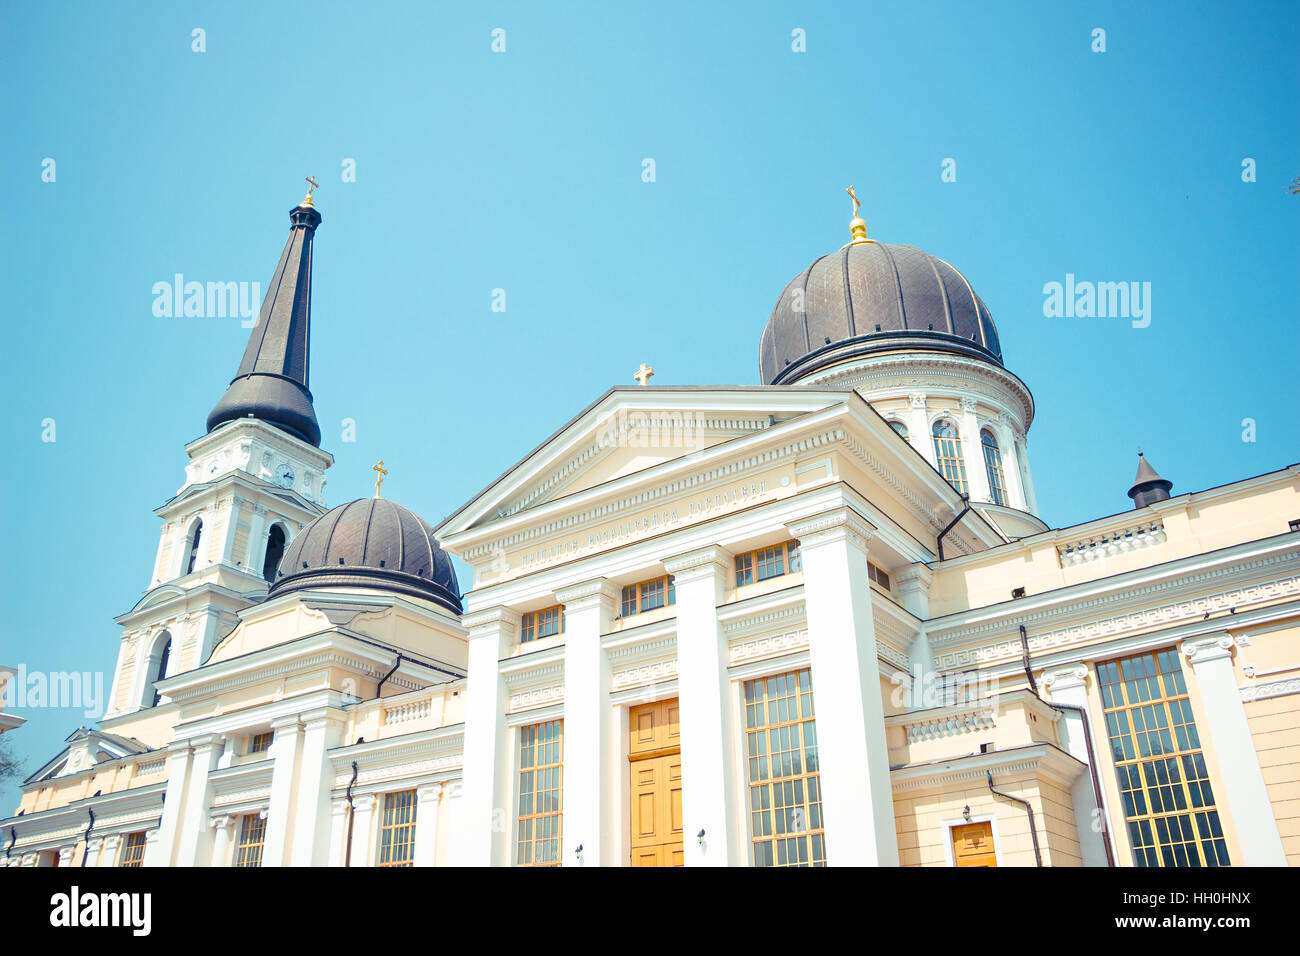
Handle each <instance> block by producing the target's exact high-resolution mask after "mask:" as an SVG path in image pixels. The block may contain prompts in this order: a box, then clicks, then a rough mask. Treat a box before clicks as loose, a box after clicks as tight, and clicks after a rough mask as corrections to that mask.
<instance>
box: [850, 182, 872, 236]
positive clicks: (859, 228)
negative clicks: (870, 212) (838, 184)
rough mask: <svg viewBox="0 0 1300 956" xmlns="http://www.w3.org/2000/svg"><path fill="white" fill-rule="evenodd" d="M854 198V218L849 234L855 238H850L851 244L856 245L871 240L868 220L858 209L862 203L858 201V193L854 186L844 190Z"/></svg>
mask: <svg viewBox="0 0 1300 956" xmlns="http://www.w3.org/2000/svg"><path fill="white" fill-rule="evenodd" d="M844 191H845V192H846V193H848V194H849V198H850V199H852V200H853V219H852V220H850V222H849V235H850V236H852V237H853V238H852V239H850V240H849V245H851V246H856V245H859V244H861V243H864V242H871V240H870V239H868V238H867V221H866V220H865V219H863V218H862V217H861V216H860V215H858V210H859V209H860V208H861V206H862V203H860V202H858V193H857V190H855V189H854V188H853V187H852V186H850V187H849V188H848V189H846V190H844Z"/></svg>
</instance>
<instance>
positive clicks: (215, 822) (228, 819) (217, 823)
mask: <svg viewBox="0 0 1300 956" xmlns="http://www.w3.org/2000/svg"><path fill="white" fill-rule="evenodd" d="M234 825H235V818H234V817H233V816H231V815H230V814H229V813H222V814H219V815H217V816H215V817H213V818H212V819H211V820H209V821H208V826H210V827H211V828H212V829H214V830H229V829H230V828H231V827H232V826H234Z"/></svg>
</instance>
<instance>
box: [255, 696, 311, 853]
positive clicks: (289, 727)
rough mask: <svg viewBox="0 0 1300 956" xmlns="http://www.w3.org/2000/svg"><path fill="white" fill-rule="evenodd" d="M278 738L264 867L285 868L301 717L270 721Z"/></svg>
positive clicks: (274, 746)
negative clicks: (299, 719)
mask: <svg viewBox="0 0 1300 956" xmlns="http://www.w3.org/2000/svg"><path fill="white" fill-rule="evenodd" d="M271 729H272V730H273V731H274V732H275V737H274V739H273V740H272V741H271V758H272V759H273V760H274V761H275V766H274V767H273V768H272V770H271V799H270V803H269V805H268V806H267V809H266V842H265V844H264V845H263V847H262V866H284V865H285V864H286V863H288V862H289V856H288V853H287V852H286V851H287V850H288V847H289V837H290V832H291V829H290V828H291V825H292V823H293V820H292V817H291V814H292V813H293V778H294V764H295V763H297V760H298V749H299V744H300V741H301V738H302V731H301V729H300V728H299V726H298V717H297V716H296V715H295V716H293V717H281V718H279V719H278V720H274V721H272V722H271Z"/></svg>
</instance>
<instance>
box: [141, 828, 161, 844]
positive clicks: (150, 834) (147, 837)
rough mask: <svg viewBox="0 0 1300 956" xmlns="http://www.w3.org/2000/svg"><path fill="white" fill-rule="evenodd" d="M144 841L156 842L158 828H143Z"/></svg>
mask: <svg viewBox="0 0 1300 956" xmlns="http://www.w3.org/2000/svg"><path fill="white" fill-rule="evenodd" d="M144 842H145V843H157V842H158V828H157V827H154V828H153V829H152V830H145V831H144Z"/></svg>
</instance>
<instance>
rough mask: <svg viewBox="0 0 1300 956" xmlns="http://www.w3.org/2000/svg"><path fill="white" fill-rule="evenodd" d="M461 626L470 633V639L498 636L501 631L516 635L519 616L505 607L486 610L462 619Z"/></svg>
mask: <svg viewBox="0 0 1300 956" xmlns="http://www.w3.org/2000/svg"><path fill="white" fill-rule="evenodd" d="M460 623H461V625H462V626H463V627H464V628H465V630H467V631H469V639H470V640H471V641H472V640H474V639H475V638H476V637H487V636H489V635H497V634H499V633H500V632H501V631H507V632H509V633H514V631H515V630H517V629H518V627H519V615H518V614H517V613H516V612H514V611H512V610H510V608H508V607H506V606H505V605H501V604H499V605H497V606H496V607H489V608H484V609H483V610H481V611H475V612H473V613H472V614H466V615H465V616H464V617H462V618H461V619H460Z"/></svg>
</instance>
